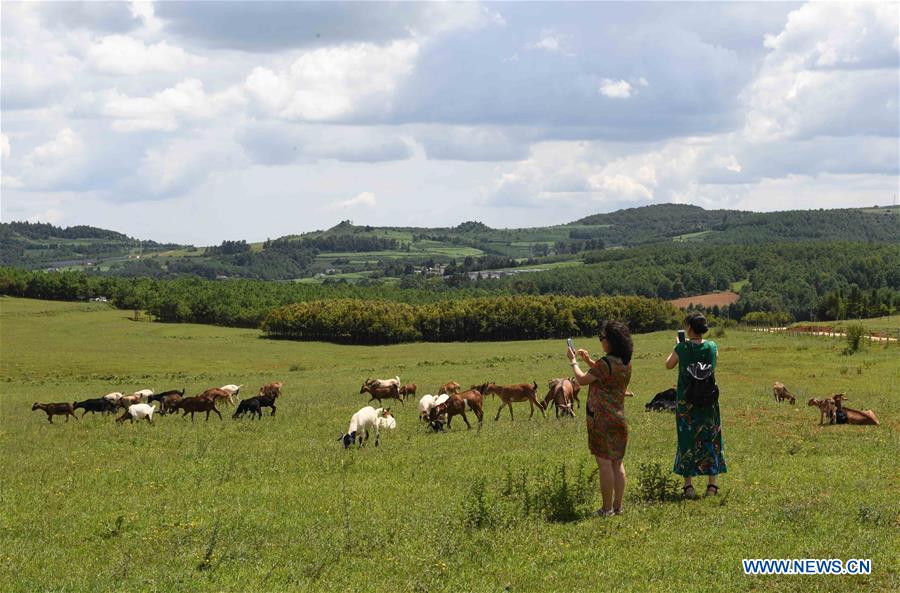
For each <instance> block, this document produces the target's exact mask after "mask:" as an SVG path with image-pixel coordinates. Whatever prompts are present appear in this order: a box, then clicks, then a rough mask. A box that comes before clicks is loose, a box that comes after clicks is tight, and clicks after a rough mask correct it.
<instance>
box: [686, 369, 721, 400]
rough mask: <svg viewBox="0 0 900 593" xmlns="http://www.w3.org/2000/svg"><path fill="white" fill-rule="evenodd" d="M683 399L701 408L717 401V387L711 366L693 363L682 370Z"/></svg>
mask: <svg viewBox="0 0 900 593" xmlns="http://www.w3.org/2000/svg"><path fill="white" fill-rule="evenodd" d="M684 399H685V401H686V402H687V403H689V404H690V405H692V406H697V407H701V408H703V407H707V406H711V405H713V404H714V403H716V402H717V401H719V386H718V385H716V373H715V371H714V370H713V366H712V365H711V364H707V363H705V362H694V363H691V364H689V365H688V366H687V367H686V368H685V369H684Z"/></svg>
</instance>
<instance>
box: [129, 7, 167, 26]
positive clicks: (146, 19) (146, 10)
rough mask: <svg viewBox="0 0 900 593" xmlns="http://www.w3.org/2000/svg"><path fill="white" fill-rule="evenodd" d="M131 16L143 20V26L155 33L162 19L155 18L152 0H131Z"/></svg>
mask: <svg viewBox="0 0 900 593" xmlns="http://www.w3.org/2000/svg"><path fill="white" fill-rule="evenodd" d="M131 16H133V17H134V18H136V19H140V20H141V21H143V23H144V28H146V29H147V31H148V32H150V33H156V32H158V31H159V30H160V29H162V26H163V24H162V21H160V20H159V19H158V18H156V11H155V10H154V7H153V2H145V1H143V0H131Z"/></svg>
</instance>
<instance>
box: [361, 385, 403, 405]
mask: <svg viewBox="0 0 900 593" xmlns="http://www.w3.org/2000/svg"><path fill="white" fill-rule="evenodd" d="M359 392H360V394H362V393H368V394H369V395H371V396H372V397H371V398H370V399H369V401H370V402H371V401H372V400H374V399H377V400H378V405H381V400H383V399H396V400H398V401H399V402H400V403H401V404H402V403H404V402H403V397H402V396H401V395H400V388H399V387H398V386H397V385H384V386H379V385H376V384H374V383H372V382H371V381H370V382H367V383H363V386H362V387H360V388H359Z"/></svg>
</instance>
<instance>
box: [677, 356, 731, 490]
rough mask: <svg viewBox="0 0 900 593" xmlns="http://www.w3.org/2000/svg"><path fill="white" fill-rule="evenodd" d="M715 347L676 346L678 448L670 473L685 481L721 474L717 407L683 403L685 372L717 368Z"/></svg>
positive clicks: (723, 468) (722, 456)
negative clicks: (701, 364) (695, 365)
mask: <svg viewBox="0 0 900 593" xmlns="http://www.w3.org/2000/svg"><path fill="white" fill-rule="evenodd" d="M716 352H717V350H716V343H715V342H712V341H710V340H704V341H703V342H702V343H700V344H696V343H694V342H690V341H688V342H682V343H680V344H678V345H676V346H675V353H676V354H677V355H678V387H677V389H676V396H675V428H676V430H677V432H678V447H677V449H676V451H675V467H674V468H673V470H672V471H674V472H675V473H676V474H678V475H680V476H684V477H691V476H715V475H717V474H724V473H725V472H726V471H728V470H727V468H726V466H725V443H724V442H723V440H722V421H721V419H720V417H719V403H718V402H716V403H715V404H713V405H711V406H703V407H697V406H692V405H690V404H688V403H687V402H686V401H685V399H684V389H685V378H684V377H685V369H686V368H687V367H688V365H690V364H693V363H695V362H704V363H707V364H712V365H713V368H715V367H716Z"/></svg>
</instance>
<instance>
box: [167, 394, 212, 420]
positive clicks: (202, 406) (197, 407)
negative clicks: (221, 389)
mask: <svg viewBox="0 0 900 593" xmlns="http://www.w3.org/2000/svg"><path fill="white" fill-rule="evenodd" d="M176 410H183V411H184V413H183V414H182V415H181V417H182V418H184V417H185V416H187V415H188V412H190V413H191V422H193V421H194V413H195V412H206V421H207V422H209V413H210V412H215V413H216V416H218V417H219V420H221V419H222V414H221V413H219V410H217V409H216V400H215V399H213V398H211V397H200V396H196V397H183V398H181V399H179V400H178V401H175V402H172V404H171V406H169V407H167V408H166V411H167V412H168V411H172V412H174V411H176Z"/></svg>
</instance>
